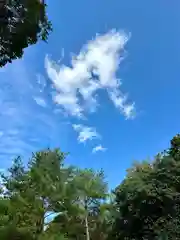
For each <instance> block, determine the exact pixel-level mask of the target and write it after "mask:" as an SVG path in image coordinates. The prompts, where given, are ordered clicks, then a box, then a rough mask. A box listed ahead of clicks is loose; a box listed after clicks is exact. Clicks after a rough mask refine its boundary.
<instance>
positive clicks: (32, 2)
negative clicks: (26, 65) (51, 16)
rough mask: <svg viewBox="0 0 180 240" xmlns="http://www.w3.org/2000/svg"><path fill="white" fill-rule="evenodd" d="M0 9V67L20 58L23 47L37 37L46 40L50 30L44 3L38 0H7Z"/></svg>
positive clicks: (34, 40)
mask: <svg viewBox="0 0 180 240" xmlns="http://www.w3.org/2000/svg"><path fill="white" fill-rule="evenodd" d="M5 3H6V4H5ZM0 7H1V9H0V67H2V66H4V65H5V64H6V63H8V62H9V63H11V62H12V60H13V59H17V58H21V57H22V56H23V52H24V49H25V48H27V47H28V46H29V45H32V44H35V43H36V42H37V41H38V40H39V39H41V40H43V41H47V38H48V35H49V32H50V31H51V30H52V27H51V23H50V22H49V21H48V18H47V16H46V4H45V3H44V1H40V0H26V1H24V0H18V1H16V0H9V1H5V0H4V3H2V4H1V6H0Z"/></svg>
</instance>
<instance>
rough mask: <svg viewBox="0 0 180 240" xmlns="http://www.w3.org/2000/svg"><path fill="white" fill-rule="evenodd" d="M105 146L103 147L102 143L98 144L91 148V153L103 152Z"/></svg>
mask: <svg viewBox="0 0 180 240" xmlns="http://www.w3.org/2000/svg"><path fill="white" fill-rule="evenodd" d="M106 150H107V148H105V147H103V146H102V145H98V146H96V147H94V148H93V149H92V153H96V152H105V151H106Z"/></svg>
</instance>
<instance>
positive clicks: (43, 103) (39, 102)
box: [34, 97, 47, 107]
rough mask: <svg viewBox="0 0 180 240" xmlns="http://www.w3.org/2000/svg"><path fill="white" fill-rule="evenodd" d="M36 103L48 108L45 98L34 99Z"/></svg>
mask: <svg viewBox="0 0 180 240" xmlns="http://www.w3.org/2000/svg"><path fill="white" fill-rule="evenodd" d="M34 101H35V102H36V103H37V105H39V106H41V107H46V106H47V104H46V101H45V100H44V98H41V97H34Z"/></svg>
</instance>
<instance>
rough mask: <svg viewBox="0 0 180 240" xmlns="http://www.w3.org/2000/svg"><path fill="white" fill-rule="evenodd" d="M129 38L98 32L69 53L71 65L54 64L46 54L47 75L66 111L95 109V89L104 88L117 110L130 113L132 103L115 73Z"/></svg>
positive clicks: (80, 112) (77, 113)
mask: <svg viewBox="0 0 180 240" xmlns="http://www.w3.org/2000/svg"><path fill="white" fill-rule="evenodd" d="M128 39H129V36H128V35H127V34H125V33H123V32H118V31H115V30H112V31H110V32H108V33H107V34H104V35H97V36H96V37H95V39H93V40H91V41H89V42H88V43H87V44H86V45H85V46H83V47H82V49H81V51H80V53H79V54H78V55H74V56H73V57H72V59H71V66H66V65H63V64H56V63H54V62H53V61H52V60H50V59H49V57H46V59H45V67H46V71H47V75H48V77H49V79H50V80H51V81H52V83H53V86H54V88H55V90H56V94H55V96H54V101H55V102H56V103H57V104H59V105H60V106H61V107H62V108H63V109H64V110H65V111H66V112H67V113H68V114H69V115H71V116H75V117H82V116H84V115H86V113H87V112H91V111H95V110H96V108H97V106H98V100H97V96H98V93H99V91H100V90H106V92H107V94H108V97H109V99H110V100H111V101H112V103H113V104H114V106H115V107H116V108H117V109H118V110H119V111H120V113H121V114H123V115H124V116H125V117H126V118H131V117H133V116H134V112H135V106H134V103H128V101H127V98H126V94H124V93H122V91H121V89H120V87H121V82H120V80H119V79H118V78H117V76H116V73H117V70H118V68H119V65H120V63H121V61H122V60H123V58H124V47H125V45H126V43H127V41H128Z"/></svg>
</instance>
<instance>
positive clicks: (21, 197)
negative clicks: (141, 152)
mask: <svg viewBox="0 0 180 240" xmlns="http://www.w3.org/2000/svg"><path fill="white" fill-rule="evenodd" d="M179 153H180V135H176V136H175V137H174V138H173V139H172V140H171V146H170V148H169V149H166V150H165V151H163V152H162V153H160V154H158V155H157V156H156V157H155V158H154V160H153V161H142V162H136V163H134V164H133V165H132V167H131V168H130V169H128V170H127V175H126V177H125V179H124V180H123V181H122V182H121V183H120V184H119V185H118V186H117V187H116V188H115V189H114V190H113V191H112V192H109V191H108V185H107V182H106V180H105V176H104V172H103V170H99V171H97V170H93V169H79V168H77V167H74V166H66V164H65V159H66V156H67V154H66V153H63V152H62V151H61V150H59V149H52V150H51V149H45V150H42V151H39V152H36V153H33V154H32V156H31V158H30V160H29V162H28V164H26V165H24V164H23V162H22V160H21V158H20V157H18V158H15V160H14V162H13V164H12V166H11V167H10V168H9V169H8V170H7V172H6V173H4V174H1V188H0V190H1V195H0V239H2V240H3V239H4V240H7V239H9V240H10V239H11V240H13V239H19V240H21V239H27V240H28V239H29V240H34V239H35V240H46V239H50V240H56V239H57V240H61V239H62V240H63V239H69V240H73V239H74V240H75V239H77V240H84V239H85V240H96V239H99V240H113V239H118V240H121V239H122V240H123V239H126V240H128V239H129V240H136V239H137V240H139V239H159V240H160V239H180V184H179V183H180V154H179Z"/></svg>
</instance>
